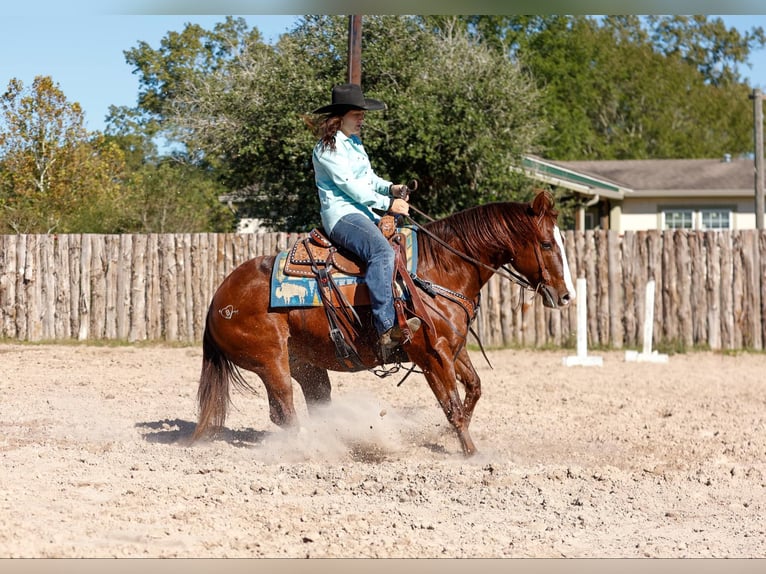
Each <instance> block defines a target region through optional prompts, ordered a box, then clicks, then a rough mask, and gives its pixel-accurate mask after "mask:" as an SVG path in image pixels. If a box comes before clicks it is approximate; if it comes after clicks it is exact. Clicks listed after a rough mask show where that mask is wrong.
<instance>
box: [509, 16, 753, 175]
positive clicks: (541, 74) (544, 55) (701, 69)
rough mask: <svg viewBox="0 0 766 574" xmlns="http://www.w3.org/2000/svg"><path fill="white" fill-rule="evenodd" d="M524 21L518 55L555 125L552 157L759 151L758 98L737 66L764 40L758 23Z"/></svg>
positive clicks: (626, 19)
mask: <svg viewBox="0 0 766 574" xmlns="http://www.w3.org/2000/svg"><path fill="white" fill-rule="evenodd" d="M516 24H517V29H521V30H526V33H520V34H517V35H516V36H514V38H515V41H516V42H517V53H518V55H519V58H520V59H521V60H522V62H523V63H524V66H525V68H526V69H527V70H528V71H529V73H530V74H531V75H532V76H533V77H534V78H535V80H536V82H537V83H538V85H539V86H540V89H541V90H543V91H544V93H545V96H544V99H545V104H544V109H545V112H546V114H547V116H548V118H549V120H550V122H551V123H552V124H553V126H554V129H553V130H552V131H551V132H549V136H548V137H547V138H546V139H545V140H544V142H542V143H543V145H544V147H545V148H546V156H547V157H550V158H553V159H560V160H570V159H643V158H704V157H719V156H722V155H723V154H724V153H731V154H733V155H737V154H742V153H747V152H748V151H750V150H751V149H752V111H751V110H752V105H751V103H750V102H749V101H748V98H747V96H748V91H749V90H748V88H747V86H745V85H744V84H742V83H739V81H738V80H739V73H738V64H739V63H741V62H743V61H744V60H743V59H744V58H746V57H747V54H748V53H749V51H750V49H752V48H755V47H758V46H762V45H763V32H762V31H761V30H760V29H756V30H755V31H753V32H752V33H750V34H746V35H745V36H744V37H742V36H740V35H739V33H737V32H736V30H733V31H727V30H726V29H725V27H723V25H722V23H721V22H720V20H716V21H712V22H707V20H706V18H705V17H694V18H687V17H680V16H679V17H652V18H647V19H645V20H642V19H640V18H638V17H636V16H622V17H617V16H613V17H607V18H604V19H603V21H599V20H597V19H595V18H593V17H587V16H549V17H538V18H536V19H534V20H533V21H531V22H530V21H529V20H525V19H522V18H520V19H518V20H517V21H516ZM496 42H497V41H496ZM702 46H705V47H707V48H705V49H703V48H701V47H702ZM708 48H709V49H708Z"/></svg>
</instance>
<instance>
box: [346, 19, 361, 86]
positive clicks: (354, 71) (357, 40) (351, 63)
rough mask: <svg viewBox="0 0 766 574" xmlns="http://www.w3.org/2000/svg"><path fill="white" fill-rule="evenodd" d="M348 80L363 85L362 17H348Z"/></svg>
mask: <svg viewBox="0 0 766 574" xmlns="http://www.w3.org/2000/svg"><path fill="white" fill-rule="evenodd" d="M348 81H349V83H350V84H359V85H360V86H361V85H362V17H361V16H349V17H348Z"/></svg>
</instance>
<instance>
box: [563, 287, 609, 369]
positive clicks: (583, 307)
mask: <svg viewBox="0 0 766 574" xmlns="http://www.w3.org/2000/svg"><path fill="white" fill-rule="evenodd" d="M587 301H588V284H587V283H586V281H585V277H578V278H577V297H576V298H575V304H576V305H577V356H575V357H564V360H563V363H564V365H566V366H567V367H571V366H573V365H582V366H584V367H586V366H597V367H600V366H601V365H603V360H602V359H601V357H589V356H588V306H587Z"/></svg>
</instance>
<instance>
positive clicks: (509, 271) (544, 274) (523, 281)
mask: <svg viewBox="0 0 766 574" xmlns="http://www.w3.org/2000/svg"><path fill="white" fill-rule="evenodd" d="M409 208H410V210H411V211H414V212H415V213H417V214H418V215H420V216H422V217H424V218H426V219H427V220H428V221H435V219H434V218H433V217H431V216H429V215H428V214H426V213H423V212H422V211H420V210H419V209H418V208H416V207H414V206H413V205H412V204H410V206H409ZM402 217H405V218H407V220H408V221H409V222H410V223H411V224H412V225H413V226H414V227H415V229H416V231H417V232H418V233H423V234H424V235H427V236H428V237H430V238H431V239H432V240H433V241H435V242H436V243H438V244H439V245H441V246H442V247H444V248H445V249H447V250H448V251H450V252H451V253H453V254H454V255H457V256H458V257H460V258H461V259H463V260H464V261H467V262H469V263H472V264H474V265H476V266H478V267H481V268H482V269H486V270H487V271H490V272H491V273H493V274H495V275H498V276H500V277H502V278H504V279H508V280H509V281H511V282H513V283H516V284H517V285H519V286H521V287H522V288H523V289H526V290H529V291H532V292H534V293H536V294H537V293H540V289H541V287H543V286H545V285H550V281H551V274H550V272H549V271H548V268H547V267H546V266H545V263H544V262H543V257H542V254H541V253H540V246H539V245H538V243H537V242H536V241H535V242H534V243H533V245H534V250H535V259H536V260H537V271H538V273H539V275H540V281H539V282H538V284H537V286H536V287H535V286H533V285H532V284H531V283H530V282H529V280H528V279H527V278H526V277H525V276H524V275H522V274H521V273H519V272H518V271H516V270H515V269H514V268H513V267H511V266H509V265H508V264H503V265H501V266H500V267H498V268H497V269H496V268H494V267H491V266H490V265H487V264H486V263H484V262H482V261H479V260H478V259H476V258H474V257H471V256H470V255H468V254H466V253H463V252H462V251H459V250H458V249H455V248H454V247H452V246H451V245H450V244H449V243H447V242H446V241H444V240H443V239H442V238H441V237H438V236H437V235H434V234H433V233H431V232H430V231H428V230H427V229H425V228H424V227H422V226H420V225H418V224H417V222H415V221H414V220H413V219H412V218H411V217H410V216H408V215H404V216H402ZM511 261H513V259H511ZM501 270H502V272H501ZM543 293H545V294H546V296H548V295H547V291H543Z"/></svg>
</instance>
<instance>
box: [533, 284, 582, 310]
mask: <svg viewBox="0 0 766 574" xmlns="http://www.w3.org/2000/svg"><path fill="white" fill-rule="evenodd" d="M540 294H541V295H542V296H543V305H544V306H545V307H548V308H549V309H558V308H563V307H566V306H567V305H569V304H570V303H571V302H572V301H574V298H575V294H574V293H571V292H570V291H569V290H567V289H565V290H564V291H563V292H562V293H559V292H558V291H556V289H554V288H553V287H551V286H550V285H543V286H542V287H541V288H540Z"/></svg>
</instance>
